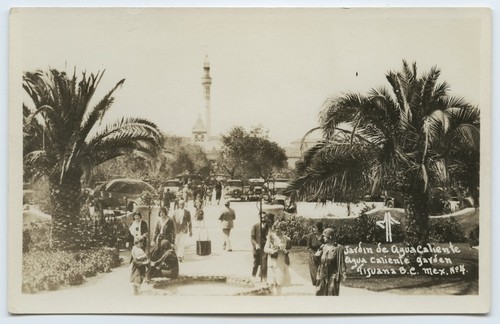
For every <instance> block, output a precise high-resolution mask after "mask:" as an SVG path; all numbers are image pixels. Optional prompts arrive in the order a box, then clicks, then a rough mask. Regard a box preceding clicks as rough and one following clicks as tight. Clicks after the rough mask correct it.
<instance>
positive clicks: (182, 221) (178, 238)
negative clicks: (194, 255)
mask: <svg viewBox="0 0 500 324" xmlns="http://www.w3.org/2000/svg"><path fill="white" fill-rule="evenodd" d="M185 205H186V203H185V201H184V200H180V201H179V208H178V209H176V210H175V211H174V224H175V254H177V258H178V259H179V262H182V260H184V249H185V246H186V239H187V235H188V234H189V237H192V236H193V227H192V224H191V213H190V212H189V210H187V209H185V208H184V207H185Z"/></svg>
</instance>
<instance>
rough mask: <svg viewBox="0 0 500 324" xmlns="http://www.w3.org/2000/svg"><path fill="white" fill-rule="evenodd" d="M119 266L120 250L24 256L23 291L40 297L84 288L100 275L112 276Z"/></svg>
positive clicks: (54, 252)
mask: <svg viewBox="0 0 500 324" xmlns="http://www.w3.org/2000/svg"><path fill="white" fill-rule="evenodd" d="M118 265H120V260H119V257H118V250H116V249H114V248H99V249H92V250H86V251H80V252H64V251H31V252H28V253H24V254H23V270H22V271H23V283H22V290H23V292H25V293H36V292H38V291H42V290H56V289H58V288H59V287H63V286H68V285H72V286H75V285H80V284H82V283H83V282H84V281H85V278H86V277H92V276H95V275H96V274H97V273H98V272H110V271H111V268H113V267H116V266H118Z"/></svg>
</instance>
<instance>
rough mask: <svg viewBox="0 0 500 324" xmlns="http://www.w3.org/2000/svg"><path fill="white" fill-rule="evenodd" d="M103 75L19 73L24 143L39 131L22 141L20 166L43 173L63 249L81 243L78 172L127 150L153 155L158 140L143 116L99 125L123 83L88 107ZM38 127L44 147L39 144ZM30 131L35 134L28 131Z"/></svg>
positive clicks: (54, 235) (56, 238)
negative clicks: (24, 99)
mask: <svg viewBox="0 0 500 324" xmlns="http://www.w3.org/2000/svg"><path fill="white" fill-rule="evenodd" d="M103 74H104V72H98V73H96V74H90V75H87V74H86V73H85V72H83V73H82V78H81V80H78V79H77V77H76V71H75V72H74V73H73V75H72V76H69V75H67V74H66V73H65V72H59V71H57V70H55V69H51V70H50V71H48V72H47V73H44V72H42V71H36V72H34V73H31V72H25V73H24V75H23V88H24V89H25V90H26V92H27V94H28V95H29V98H30V99H31V101H32V104H33V105H32V107H31V108H27V107H28V106H26V105H24V106H23V109H24V111H25V116H26V118H25V119H24V130H25V132H28V133H27V135H26V136H25V137H24V141H29V140H30V137H29V135H34V134H38V135H37V136H33V137H32V138H33V139H35V141H34V142H30V143H24V144H25V145H24V148H25V152H23V153H24V163H23V164H24V168H25V169H33V170H36V173H33V174H32V175H34V176H39V175H46V176H47V177H48V181H49V186H50V192H51V202H52V205H53V206H52V207H53V210H54V212H53V215H52V219H53V225H52V226H53V227H52V229H53V230H52V238H53V242H54V245H55V246H56V247H59V248H62V249H73V248H78V247H80V246H82V244H83V242H82V237H80V236H79V235H78V233H79V215H78V214H79V211H80V201H79V197H80V194H81V180H82V176H83V175H84V174H86V173H88V172H90V171H91V170H92V168H93V167H94V166H96V165H99V164H101V163H103V162H105V161H108V160H110V159H113V158H115V157H118V156H121V155H123V154H126V153H128V152H134V151H138V152H142V153H145V154H149V155H151V156H155V155H156V153H157V151H159V150H160V149H161V147H162V143H163V138H162V136H161V133H160V132H159V130H158V128H157V127H156V125H155V124H153V123H152V122H150V121H148V120H145V119H139V118H125V117H124V118H122V119H120V120H118V121H116V122H115V123H113V124H110V125H106V126H103V127H99V126H100V124H101V120H102V118H103V116H104V115H105V113H106V112H107V111H108V109H109V108H110V107H111V105H112V103H113V101H114V98H113V93H114V92H115V90H116V89H117V88H118V87H120V86H121V85H122V84H123V83H124V81H125V80H121V81H119V82H118V83H117V84H116V85H115V86H114V87H113V88H112V89H111V90H110V91H109V92H108V93H107V94H106V95H105V96H104V97H103V98H102V99H100V100H99V101H97V103H96V104H95V105H93V106H91V99H92V97H93V95H94V93H95V91H96V88H97V86H98V85H99V82H100V81H101V78H102V76H103ZM25 107H26V108H25ZM28 110H29V111H28ZM40 126H42V127H43V132H42V136H43V139H42V142H43V146H40V145H39V143H40V136H39V134H40V131H39V128H40ZM33 129H35V130H38V131H37V133H32V134H30V132H31V130H33ZM26 148H29V149H26Z"/></svg>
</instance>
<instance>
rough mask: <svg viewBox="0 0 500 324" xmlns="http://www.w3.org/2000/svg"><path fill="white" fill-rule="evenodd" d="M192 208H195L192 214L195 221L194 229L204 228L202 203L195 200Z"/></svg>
mask: <svg viewBox="0 0 500 324" xmlns="http://www.w3.org/2000/svg"><path fill="white" fill-rule="evenodd" d="M194 208H195V210H196V211H195V213H194V218H195V219H196V227H198V228H203V227H205V222H204V220H203V219H204V214H205V213H204V211H203V201H202V200H198V199H197V200H195V201H194Z"/></svg>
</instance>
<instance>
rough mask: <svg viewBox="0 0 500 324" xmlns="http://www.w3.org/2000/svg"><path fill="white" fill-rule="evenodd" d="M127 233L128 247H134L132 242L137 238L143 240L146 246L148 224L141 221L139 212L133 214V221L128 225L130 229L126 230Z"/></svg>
mask: <svg viewBox="0 0 500 324" xmlns="http://www.w3.org/2000/svg"><path fill="white" fill-rule="evenodd" d="M128 231H129V234H130V235H129V240H128V242H127V243H128V246H130V248H132V247H133V245H134V240H135V239H136V238H138V237H141V238H143V239H144V240H145V242H144V243H145V244H148V242H147V236H148V224H147V223H146V222H145V221H143V220H142V215H141V213H140V212H138V211H136V212H134V220H133V221H132V224H130V227H129V228H128Z"/></svg>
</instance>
